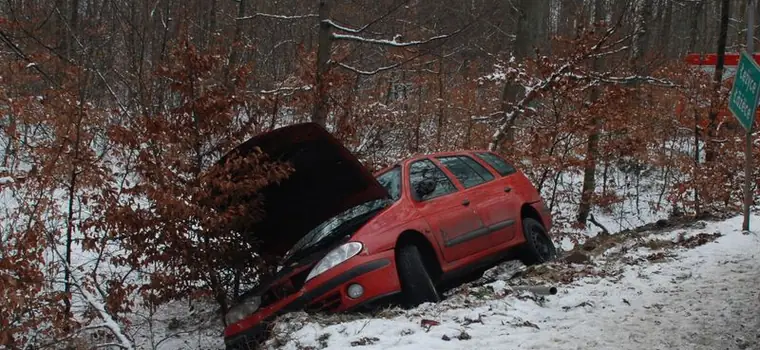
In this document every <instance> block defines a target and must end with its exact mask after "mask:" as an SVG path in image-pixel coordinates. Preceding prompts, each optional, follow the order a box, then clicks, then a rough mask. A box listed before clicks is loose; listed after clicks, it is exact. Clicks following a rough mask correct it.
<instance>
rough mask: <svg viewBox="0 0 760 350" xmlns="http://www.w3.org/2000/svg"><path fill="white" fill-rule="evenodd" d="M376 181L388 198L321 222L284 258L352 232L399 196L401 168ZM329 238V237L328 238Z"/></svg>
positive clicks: (302, 253) (297, 254) (383, 174)
mask: <svg viewBox="0 0 760 350" xmlns="http://www.w3.org/2000/svg"><path fill="white" fill-rule="evenodd" d="M376 179H377V181H378V182H379V183H380V184H381V185H382V186H383V187H384V188H385V189H386V190H387V191H388V194H389V198H384V199H378V200H373V201H369V202H366V203H363V204H360V205H357V206H355V207H353V208H351V209H348V210H346V211H344V212H342V213H340V214H338V215H335V216H333V217H332V218H330V219H328V220H326V221H325V222H323V223H321V224H320V225H319V226H317V227H315V228H314V229H312V230H311V231H309V233H307V234H306V236H304V237H303V238H301V240H299V241H298V242H296V244H295V245H294V246H293V248H292V249H291V250H290V252H288V254H286V256H285V260H291V259H297V258H299V257H300V256H302V255H304V253H306V252H308V251H311V250H313V249H314V248H316V247H319V246H322V245H323V244H325V243H330V242H332V239H334V238H338V237H341V236H344V235H346V234H351V233H353V231H354V230H356V229H358V227H356V228H354V227H353V226H357V225H361V224H364V222H365V221H366V220H367V219H369V218H370V217H371V216H373V215H374V214H375V213H377V212H378V211H379V210H381V209H384V208H386V207H387V206H389V205H390V204H391V203H393V202H396V201H398V200H399V198H401V168H400V167H395V168H393V169H391V170H388V171H386V172H384V173H382V174H380V175H379V176H377V177H376ZM328 238H330V239H328Z"/></svg>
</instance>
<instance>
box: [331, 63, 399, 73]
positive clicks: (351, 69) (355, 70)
mask: <svg viewBox="0 0 760 350" xmlns="http://www.w3.org/2000/svg"><path fill="white" fill-rule="evenodd" d="M337 64H338V66H340V67H341V68H344V69H347V70H350V71H352V72H354V73H356V74H360V75H375V74H377V73H380V72H384V71H387V70H391V69H393V68H396V67H398V66H400V65H401V63H396V64H392V65H390V66H384V67H379V68H376V69H374V70H361V69H359V68H355V67H352V66H349V65H347V64H345V63H342V62H337Z"/></svg>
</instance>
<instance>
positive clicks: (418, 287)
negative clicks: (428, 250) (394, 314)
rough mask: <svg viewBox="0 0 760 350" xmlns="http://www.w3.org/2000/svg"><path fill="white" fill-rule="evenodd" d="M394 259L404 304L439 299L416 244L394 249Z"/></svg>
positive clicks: (408, 304)
mask: <svg viewBox="0 0 760 350" xmlns="http://www.w3.org/2000/svg"><path fill="white" fill-rule="evenodd" d="M396 261H397V264H398V275H399V279H400V282H401V294H402V299H403V300H402V301H403V303H404V304H405V305H406V306H408V307H414V306H417V305H419V304H422V303H425V302H438V301H440V300H441V297H440V296H439V295H438V291H437V290H436V288H435V284H434V283H433V279H432V278H431V277H430V273H429V272H428V270H427V269H426V268H425V262H424V260H423V259H422V254H420V250H419V248H417V246H415V245H413V244H407V245H403V246H401V247H399V248H398V249H397V251H396Z"/></svg>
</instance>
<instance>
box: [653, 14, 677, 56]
mask: <svg viewBox="0 0 760 350" xmlns="http://www.w3.org/2000/svg"><path fill="white" fill-rule="evenodd" d="M672 25H673V0H667V1H666V2H665V14H664V15H663V16H662V30H661V31H660V37H659V39H658V40H657V42H658V43H660V50H661V52H663V55H664V56H665V57H666V58H668V59H670V58H673V52H674V51H675V50H674V47H673V46H674V43H673V42H672V41H671V40H670V37H671V31H672Z"/></svg>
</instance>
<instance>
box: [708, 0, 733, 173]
mask: <svg viewBox="0 0 760 350" xmlns="http://www.w3.org/2000/svg"><path fill="white" fill-rule="evenodd" d="M730 4H731V1H730V0H722V2H721V9H720V33H719V35H718V50H717V54H718V57H717V58H718V60H717V62H716V63H715V75H713V86H712V89H713V95H712V99H711V101H710V113H709V114H708V119H709V124H708V125H707V137H706V139H705V162H706V163H712V162H713V161H715V157H716V151H715V147H714V146H713V145H712V141H713V140H714V139H715V137H716V136H717V135H716V134H717V130H716V129H717V120H718V111H719V110H720V108H721V104H720V85H721V82H722V81H723V66H724V62H725V57H726V40H727V38H728V17H729V12H730V9H731V8H730Z"/></svg>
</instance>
